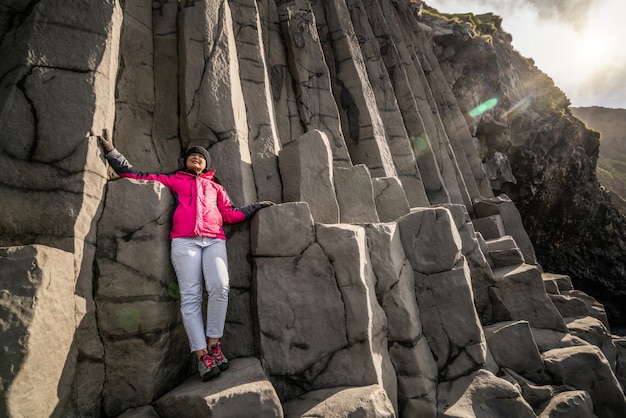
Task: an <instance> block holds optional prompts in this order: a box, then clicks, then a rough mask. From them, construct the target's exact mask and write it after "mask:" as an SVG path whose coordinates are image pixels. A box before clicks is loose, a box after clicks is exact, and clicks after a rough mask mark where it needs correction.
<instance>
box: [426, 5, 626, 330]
mask: <svg viewBox="0 0 626 418" xmlns="http://www.w3.org/2000/svg"><path fill="white" fill-rule="evenodd" d="M423 16H424V17H423V21H424V23H426V24H428V25H431V26H432V27H433V30H434V32H433V41H434V51H435V52H436V54H437V57H438V59H439V61H440V63H441V65H440V66H441V69H442V71H443V72H444V74H445V77H446V80H447V83H448V84H449V85H450V86H452V91H453V94H454V96H455V97H456V99H457V102H458V105H459V106H460V107H461V110H462V111H463V114H465V115H466V118H467V121H468V124H469V126H470V128H471V129H472V131H473V132H474V135H475V138H476V140H477V141H478V144H479V150H480V156H481V160H482V161H483V164H484V166H485V169H486V171H487V173H488V177H489V179H490V181H491V185H492V188H493V190H494V193H495V194H500V193H504V194H506V195H507V196H509V197H510V198H511V200H512V201H513V202H514V203H515V206H516V207H517V209H518V210H519V212H520V214H521V217H522V219H523V223H524V227H525V230H526V231H527V233H528V235H529V237H530V240H531V241H532V243H533V245H534V248H535V251H536V252H537V255H538V256H537V259H538V261H539V263H540V264H541V265H542V266H543V268H544V269H545V270H546V271H553V272H559V273H562V274H568V275H569V276H571V278H572V280H573V282H574V284H575V286H576V287H577V288H578V289H580V290H583V291H585V292H587V293H589V294H590V295H592V296H593V297H595V298H596V299H598V300H600V301H601V302H602V303H603V304H604V306H605V307H606V309H607V314H608V316H609V318H610V320H611V322H612V323H613V325H614V326H615V327H616V328H617V327H619V328H622V327H623V326H624V324H626V318H624V310H623V308H622V307H623V306H624V303H625V302H626V300H625V297H626V264H625V263H626V261H625V260H626V223H625V222H626V221H625V220H624V217H623V215H620V213H619V212H618V211H617V210H616V209H615V207H614V206H613V202H612V201H611V197H610V194H609V193H608V192H607V191H606V190H605V189H604V188H602V187H600V185H599V183H598V177H597V176H596V164H597V160H598V154H599V148H600V142H599V133H598V132H597V131H595V130H589V129H587V128H586V126H585V124H584V123H583V122H581V121H580V120H579V119H577V118H576V117H575V115H577V114H579V113H577V111H574V112H572V110H571V109H570V108H569V107H568V106H569V99H568V98H567V97H566V96H565V94H564V93H563V92H562V91H561V90H559V89H558V88H557V87H555V86H554V83H553V82H552V80H551V79H550V78H549V77H548V76H546V75H545V74H544V73H542V72H541V71H540V70H539V69H538V68H537V67H536V66H534V63H533V62H532V60H528V59H526V58H524V57H522V56H520V55H519V53H517V51H515V50H513V49H512V48H511V44H510V35H509V34H507V33H506V32H504V31H502V29H501V28H500V18H499V17H498V16H494V15H492V14H485V15H481V16H473V15H465V16H457V17H456V19H452V17H449V18H448V19H450V20H446V21H442V20H441V17H436V18H432V19H431V18H430V17H429V14H428V13H424V14H423ZM494 103H497V105H496V106H494V107H491V108H490V106H485V104H487V105H489V104H491V105H493V104H494ZM481 105H483V106H482V107H481ZM616 112H617V113H616V115H615V117H614V118H615V119H616V120H617V119H619V111H618V110H616ZM447 128H449V127H448V126H447ZM594 128H595V129H598V127H594Z"/></svg>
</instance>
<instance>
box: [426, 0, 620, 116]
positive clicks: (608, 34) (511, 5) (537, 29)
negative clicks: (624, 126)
mask: <svg viewBox="0 0 626 418" xmlns="http://www.w3.org/2000/svg"><path fill="white" fill-rule="evenodd" d="M426 4H427V5H428V6H431V7H434V8H435V9H437V10H438V11H440V12H442V13H467V12H471V13H474V14H481V13H487V12H492V13H494V14H496V15H498V16H500V17H502V28H503V29H504V31H506V32H508V33H510V34H511V35H512V37H513V41H512V45H513V47H514V48H515V49H516V50H517V51H518V52H519V53H520V54H521V55H522V56H524V57H526V58H532V59H533V60H534V61H535V65H536V66H537V67H538V68H539V69H540V70H541V71H543V72H544V73H546V74H547V75H549V76H550V77H551V78H552V80H554V84H556V85H557V87H559V88H560V89H561V90H563V92H565V94H566V95H567V97H568V98H569V99H570V102H571V103H572V107H583V106H603V107H609V108H620V109H626V46H624V42H626V41H625V40H626V19H625V18H626V0H426Z"/></svg>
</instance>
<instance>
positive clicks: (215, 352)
mask: <svg viewBox="0 0 626 418" xmlns="http://www.w3.org/2000/svg"><path fill="white" fill-rule="evenodd" d="M210 353H211V357H213V359H214V360H215V364H217V367H219V369H220V370H221V371H224V370H226V369H228V359H227V358H226V356H225V355H224V353H222V343H221V342H219V343H217V344H215V345H214V346H213V347H211V348H210Z"/></svg>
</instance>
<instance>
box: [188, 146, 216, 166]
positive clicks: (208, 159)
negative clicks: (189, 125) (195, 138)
mask: <svg viewBox="0 0 626 418" xmlns="http://www.w3.org/2000/svg"><path fill="white" fill-rule="evenodd" d="M194 152H197V153H198V154H202V156H203V157H204V160H205V161H206V168H207V169H208V168H209V166H210V165H211V156H210V155H209V151H207V150H206V149H205V148H203V147H201V146H200V145H192V146H190V147H189V148H187V152H185V161H187V157H189V156H190V155H191V154H193V153H194Z"/></svg>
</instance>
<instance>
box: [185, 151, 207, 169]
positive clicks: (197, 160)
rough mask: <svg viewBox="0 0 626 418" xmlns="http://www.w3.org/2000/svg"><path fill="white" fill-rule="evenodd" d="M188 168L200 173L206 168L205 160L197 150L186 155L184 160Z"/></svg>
mask: <svg viewBox="0 0 626 418" xmlns="http://www.w3.org/2000/svg"><path fill="white" fill-rule="evenodd" d="M185 164H186V165H187V168H188V169H189V170H192V171H195V172H196V173H198V174H200V173H202V171H203V170H204V169H205V168H206V160H205V159H204V157H203V156H202V154H200V153H199V152H193V153H191V154H189V156H188V157H187V161H186V162H185Z"/></svg>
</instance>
